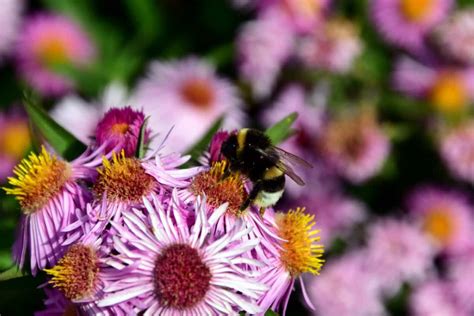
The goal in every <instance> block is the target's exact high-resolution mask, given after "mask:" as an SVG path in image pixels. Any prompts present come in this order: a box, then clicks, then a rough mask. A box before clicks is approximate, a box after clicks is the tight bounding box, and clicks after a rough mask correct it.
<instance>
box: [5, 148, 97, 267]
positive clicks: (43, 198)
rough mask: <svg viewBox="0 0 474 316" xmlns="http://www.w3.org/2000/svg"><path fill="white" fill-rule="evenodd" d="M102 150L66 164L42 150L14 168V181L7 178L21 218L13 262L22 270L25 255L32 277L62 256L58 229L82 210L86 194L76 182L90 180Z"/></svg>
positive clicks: (60, 237) (60, 235)
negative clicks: (19, 207)
mask: <svg viewBox="0 0 474 316" xmlns="http://www.w3.org/2000/svg"><path fill="white" fill-rule="evenodd" d="M102 149H103V148H99V149H97V150H96V151H94V152H91V151H89V150H88V151H86V152H85V153H84V154H83V155H82V156H80V157H79V158H77V159H76V160H74V161H72V162H70V163H68V162H66V161H64V160H62V159H60V158H58V157H56V156H54V155H52V154H50V153H49V152H48V151H46V149H45V148H44V147H43V148H42V151H41V153H40V154H39V155H36V154H34V153H31V154H30V155H29V156H28V158H26V159H24V160H22V162H21V163H20V164H19V165H18V166H17V167H15V169H14V172H15V177H11V178H9V183H10V185H11V186H12V187H11V188H4V190H5V191H6V193H7V194H10V195H14V196H15V197H16V199H17V201H18V202H19V204H20V206H21V211H22V217H21V220H20V227H19V231H18V236H17V240H16V241H15V244H14V246H13V258H14V260H15V261H16V263H17V264H18V265H19V266H20V268H22V267H23V266H24V263H25V259H26V255H27V253H29V257H30V267H31V272H32V274H33V275H35V274H36V272H37V270H38V269H44V268H46V267H50V266H52V265H54V264H55V263H56V262H57V261H58V260H59V258H60V256H61V255H62V252H63V250H64V249H63V247H61V244H62V242H63V241H64V236H63V235H62V234H60V232H61V231H62V229H63V228H64V227H65V226H67V225H68V224H70V223H71V221H72V220H73V219H74V213H75V209H76V207H79V208H81V207H83V206H84V205H85V201H86V200H87V199H88V198H89V193H88V192H87V191H85V189H84V188H83V187H82V186H81V185H80V184H78V183H77V180H86V179H89V180H90V179H91V178H92V177H93V176H94V175H95V170H94V169H93V168H94V167H95V166H97V165H98V164H99V162H100V158H98V156H99V155H100V154H101V152H102Z"/></svg>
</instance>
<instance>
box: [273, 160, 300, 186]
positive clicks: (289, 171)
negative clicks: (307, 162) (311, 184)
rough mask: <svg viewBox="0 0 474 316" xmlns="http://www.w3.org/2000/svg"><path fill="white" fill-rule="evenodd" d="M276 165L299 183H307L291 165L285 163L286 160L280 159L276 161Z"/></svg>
mask: <svg viewBox="0 0 474 316" xmlns="http://www.w3.org/2000/svg"><path fill="white" fill-rule="evenodd" d="M276 166H277V168H278V169H280V170H281V171H283V172H284V173H285V174H286V175H287V176H288V177H290V178H291V179H292V180H293V181H295V182H296V183H297V184H298V185H301V186H303V185H305V183H304V181H303V179H301V177H300V176H298V175H297V174H296V173H295V171H294V170H293V169H292V168H291V167H290V166H289V165H287V164H285V162H283V161H281V160H280V161H278V162H277V163H276Z"/></svg>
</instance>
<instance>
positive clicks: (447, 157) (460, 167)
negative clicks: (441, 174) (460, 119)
mask: <svg viewBox="0 0 474 316" xmlns="http://www.w3.org/2000/svg"><path fill="white" fill-rule="evenodd" d="M439 151H440V154H441V157H442V158H443V160H444V161H445V163H446V165H447V167H448V169H449V170H450V171H451V173H452V174H453V175H454V176H455V177H456V178H459V179H461V180H464V181H468V182H470V183H474V122H473V121H468V122H466V123H464V124H462V125H460V126H458V127H455V128H453V129H452V130H450V131H449V132H447V133H446V134H444V135H443V136H442V137H441V141H440V145H439Z"/></svg>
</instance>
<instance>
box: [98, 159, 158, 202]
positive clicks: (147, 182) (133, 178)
mask: <svg viewBox="0 0 474 316" xmlns="http://www.w3.org/2000/svg"><path fill="white" fill-rule="evenodd" d="M97 171H98V173H99V175H98V176H97V179H96V182H95V184H94V187H93V191H94V194H95V196H96V197H97V198H99V199H100V198H102V196H103V194H104V193H106V194H107V200H108V201H109V202H125V203H136V202H140V201H141V199H142V197H144V196H147V195H148V194H150V193H151V192H152V191H153V189H154V188H155V187H156V185H157V184H156V181H155V179H154V178H153V177H152V176H150V175H149V174H147V173H146V171H145V169H144V168H143V167H142V166H141V164H140V161H139V160H138V159H136V158H133V157H125V151H124V150H122V151H121V153H120V154H116V153H114V154H113V155H112V160H111V161H109V160H108V159H107V158H105V157H104V158H103V160H102V167H99V168H98V169H97Z"/></svg>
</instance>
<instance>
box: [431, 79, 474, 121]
mask: <svg viewBox="0 0 474 316" xmlns="http://www.w3.org/2000/svg"><path fill="white" fill-rule="evenodd" d="M429 97H430V101H431V103H432V104H433V106H434V107H435V108H436V109H437V110H438V111H440V112H444V113H456V112H459V111H460V110H462V109H463V108H464V107H465V106H466V104H467V103H468V101H469V96H468V92H467V90H466V88H465V86H464V83H463V80H462V78H461V77H460V76H459V75H458V74H456V73H452V72H445V73H442V74H441V75H439V77H438V79H437V80H436V82H435V84H434V85H433V87H432V89H431V93H430V95H429Z"/></svg>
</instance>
